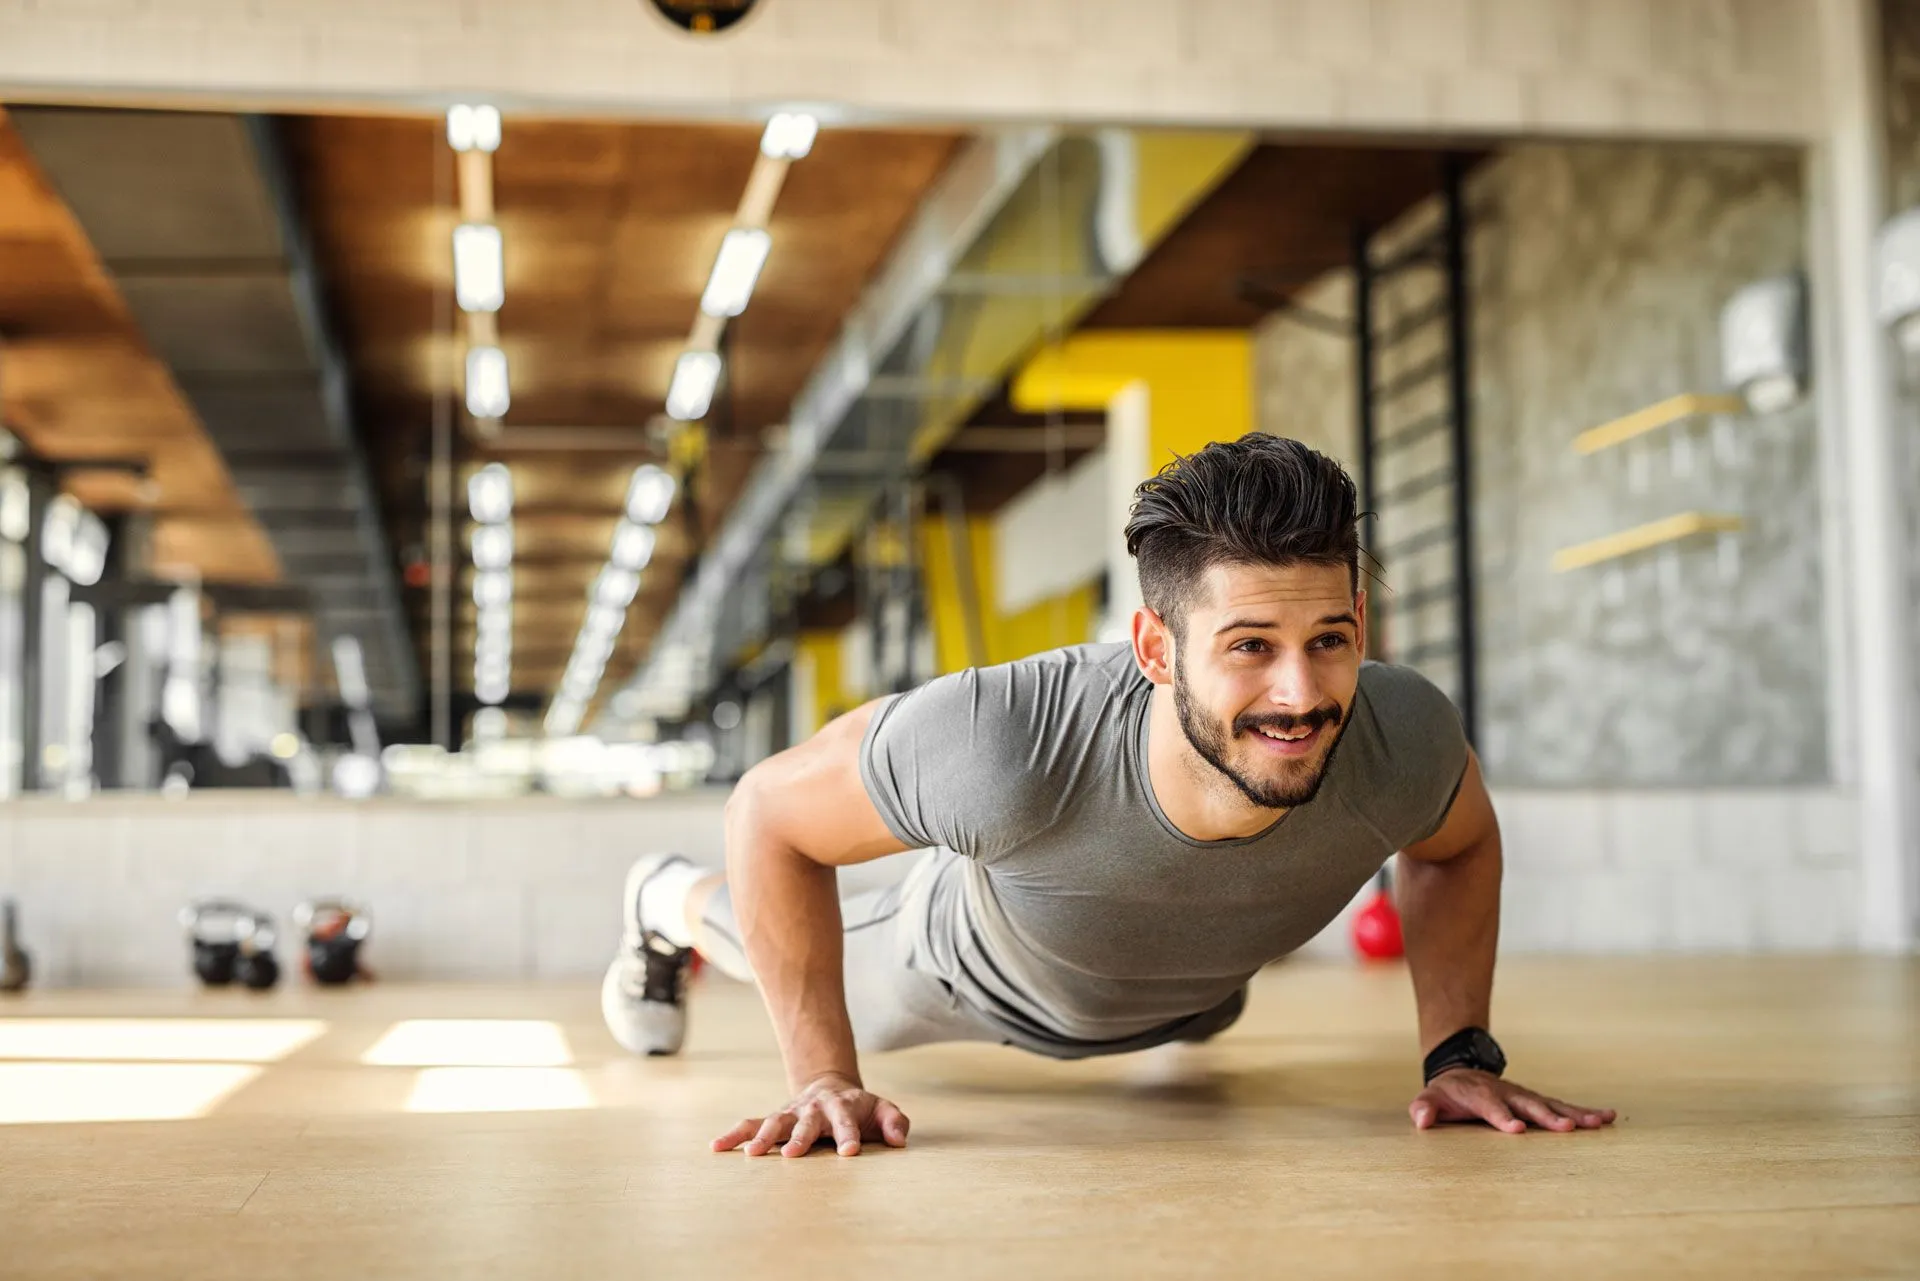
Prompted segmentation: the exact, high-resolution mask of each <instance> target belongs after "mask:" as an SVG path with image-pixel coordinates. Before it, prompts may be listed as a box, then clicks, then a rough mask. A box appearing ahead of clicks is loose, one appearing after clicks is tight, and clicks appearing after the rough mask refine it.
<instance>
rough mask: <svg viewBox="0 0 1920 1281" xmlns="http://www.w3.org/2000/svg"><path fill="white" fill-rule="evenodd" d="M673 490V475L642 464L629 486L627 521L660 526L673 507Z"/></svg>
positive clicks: (634, 473)
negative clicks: (668, 510)
mask: <svg viewBox="0 0 1920 1281" xmlns="http://www.w3.org/2000/svg"><path fill="white" fill-rule="evenodd" d="M673 490H674V484H673V476H672V474H671V473H669V472H667V471H665V470H664V469H662V468H659V467H655V466H654V465H653V464H652V463H641V464H640V465H639V466H638V467H636V468H634V469H633V479H632V480H631V481H630V482H628V484H627V519H628V520H631V521H634V522H636V523H638V524H641V525H658V524H659V523H660V522H661V521H663V520H665V519H666V518H667V509H668V508H670V507H672V506H673ZM613 545H614V546H615V547H618V546H619V545H620V536H619V535H618V534H615V535H614V540H613ZM632 568H634V569H639V568H640V566H639V565H634V566H632Z"/></svg>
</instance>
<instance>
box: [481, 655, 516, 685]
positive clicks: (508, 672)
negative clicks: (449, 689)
mask: <svg viewBox="0 0 1920 1281" xmlns="http://www.w3.org/2000/svg"><path fill="white" fill-rule="evenodd" d="M512 675H513V664H512V663H510V662H509V661H508V660H507V658H506V656H505V655H504V654H503V655H501V656H500V657H498V658H483V659H480V660H479V661H478V662H476V663H474V665H473V677H474V679H475V680H476V681H486V682H489V683H491V682H494V681H505V680H507V679H508V678H509V677H511V676H512Z"/></svg>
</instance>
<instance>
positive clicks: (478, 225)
mask: <svg viewBox="0 0 1920 1281" xmlns="http://www.w3.org/2000/svg"><path fill="white" fill-rule="evenodd" d="M453 293H454V297H455V298H457V299H458V300H459V302H460V310H462V311H499V310H500V304H501V303H504V302H505V301H506V300H507V275H506V267H505V265H504V263H503V261H502V257H501V249H500V228H498V227H496V226H494V225H493V224H492V223H490V222H463V223H461V224H460V225H459V226H458V227H455V228H454V229H453Z"/></svg>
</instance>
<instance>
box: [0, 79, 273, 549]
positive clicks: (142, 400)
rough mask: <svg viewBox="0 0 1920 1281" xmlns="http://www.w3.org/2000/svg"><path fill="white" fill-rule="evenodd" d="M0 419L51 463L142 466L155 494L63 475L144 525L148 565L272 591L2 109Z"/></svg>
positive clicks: (105, 475)
mask: <svg viewBox="0 0 1920 1281" xmlns="http://www.w3.org/2000/svg"><path fill="white" fill-rule="evenodd" d="M0 422H4V425H5V426H6V427H7V428H8V429H9V430H11V431H13V432H15V433H16V434H17V435H19V436H20V438H21V439H22V440H24V441H25V442H26V443H27V445H28V447H29V448H31V449H32V450H33V451H34V452H35V453H37V454H39V455H41V456H42V457H45V458H48V459H51V460H53V461H56V462H75V461H81V460H85V459H145V460H148V462H149V478H150V479H151V481H152V482H153V484H152V486H143V485H141V484H139V483H138V482H137V481H135V480H134V479H133V478H131V477H129V476H128V475H126V474H124V473H122V474H114V473H109V472H84V471H82V472H74V473H71V474H69V476H68V478H67V481H66V488H67V489H68V491H69V492H71V493H73V494H74V496H75V497H77V498H78V499H79V500H80V501H81V502H83V503H85V504H86V505H87V506H89V507H92V508H94V509H96V510H99V511H103V512H117V511H136V510H141V511H147V512H149V513H151V514H152V516H153V518H154V531H153V555H154V562H155V563H154V568H155V570H156V572H159V573H162V574H173V573H191V574H197V575H198V576H200V577H201V578H204V579H225V580H231V581H239V582H271V581H273V580H274V579H276V578H277V577H278V576H279V562H278V560H277V559H276V558H275V556H274V553H273V549H272V547H271V545H270V544H269V543H268V541H267V538H266V536H265V534H264V532H263V531H262V530H261V529H260V527H259V525H258V523H257V522H255V521H254V519H253V517H252V516H251V515H250V514H249V513H248V512H247V510H246V508H245V507H244V505H242V503H241V502H240V499H239V496H238V494H237V493H236V492H235V490H234V487H233V482H232V479H231V477H230V476H229V475H228V473H227V470H226V466H225V464H224V463H223V462H222V461H221V459H220V456H219V453H218V452H217V451H216V450H215V448H214V446H213V444H212V442H211V441H210V440H209V439H208V438H207V436H206V433H205V432H204V430H202V428H201V426H200V423H199V420H198V419H197V418H196V417H195V415H194V413H193V411H192V410H191V409H190V408H189V407H188V405H187V403H186V401H185V400H184V398H183V397H182V396H181V395H180V392H179V389H178V388H177V387H176V386H175V385H174V382H173V379H172V376H171V375H170V374H169V373H168V372H167V370H166V367H165V366H164V365H163V364H162V363H161V362H160V361H159V360H158V359H157V358H155V356H154V355H153V353H152V351H151V350H150V349H149V348H148V346H147V343H146V340H145V339H144V338H143V337H142V335H141V333H140V331H139V328H138V326H137V325H136V324H135V323H134V321H133V319H132V317H131V316H130V314H129V313H128V311H127V309H126V306H125V304H124V303H123V301H122V300H121V297H120V293H119V290H118V288H117V287H116V286H115V284H114V282H113V280H112V278H111V277H110V276H109V275H108V273H107V272H106V270H105V268H104V267H103V266H102V265H101V263H100V260H99V258H98V256H97V255H96V254H95V252H94V249H93V246H92V245H91V244H90V243H89V241H88V240H87V237H86V234H85V232H83V231H82V230H81V228H80V226H79V224H78V223H77V222H76V221H75V219H74V218H73V215H72V214H71V212H70V211H69V210H68V209H67V207H66V205H65V204H64V203H63V202H62V201H61V200H60V198H59V196H58V195H57V194H56V193H55V192H54V191H53V189H52V187H51V186H50V185H49V184H48V183H47V181H46V179H45V177H44V176H43V175H42V174H41V172H40V170H39V167H38V166H37V165H36V164H35V163H34V161H33V157H32V155H31V154H30V153H29V152H28V150H27V148H26V145H25V143H24V142H23V140H22V139H21V138H20V136H19V134H18V133H17V132H15V131H14V130H13V129H12V127H11V126H10V125H9V123H8V121H7V118H6V114H5V112H4V110H0Z"/></svg>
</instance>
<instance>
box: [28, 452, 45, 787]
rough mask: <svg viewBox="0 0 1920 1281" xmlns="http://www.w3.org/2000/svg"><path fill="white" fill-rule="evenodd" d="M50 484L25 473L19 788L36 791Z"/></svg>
mask: <svg viewBox="0 0 1920 1281" xmlns="http://www.w3.org/2000/svg"><path fill="white" fill-rule="evenodd" d="M51 490H52V483H51V482H50V481H49V479H48V478H47V476H46V474H45V473H44V472H43V471H41V470H40V469H39V468H28V469H27V541H26V545H25V546H24V547H23V548H22V549H21V550H22V551H23V552H24V553H25V554H26V567H25V568H26V572H25V573H24V574H22V575H21V584H20V790H21V791H22V792H37V791H39V790H40V783H41V779H40V751H41V748H42V746H43V744H42V743H41V741H40V739H41V730H42V728H43V727H42V725H41V709H42V707H43V706H44V705H45V701H46V690H45V688H44V686H45V684H46V676H45V667H46V664H45V662H44V661H43V660H44V655H43V654H42V652H41V646H42V644H43V642H44V640H45V636H44V633H45V631H46V591H47V561H46V544H45V542H44V541H43V539H42V534H43V527H44V526H45V524H46V519H47V503H48V501H49V500H50V497H51Z"/></svg>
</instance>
